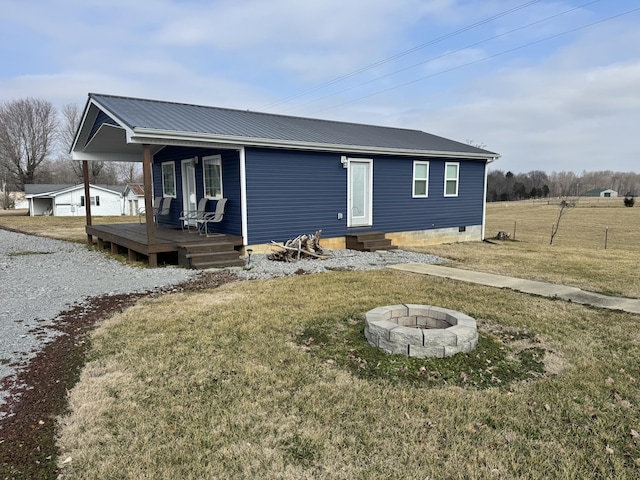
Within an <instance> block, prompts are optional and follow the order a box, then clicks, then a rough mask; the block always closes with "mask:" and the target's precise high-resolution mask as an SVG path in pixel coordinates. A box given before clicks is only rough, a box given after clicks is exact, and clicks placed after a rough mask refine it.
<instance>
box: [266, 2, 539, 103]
mask: <svg viewBox="0 0 640 480" xmlns="http://www.w3.org/2000/svg"><path fill="white" fill-rule="evenodd" d="M541 1H542V0H530V1H529V2H526V3H523V4H521V5H518V6H516V7H513V8H511V9H509V10H505V11H504V12H501V13H498V14H496V15H494V16H492V17H489V18H485V19H484V20H480V21H479V22H476V23H473V24H471V25H468V26H466V27H464V28H461V29H459V30H456V31H454V32H451V33H447V34H446V35H443V36H441V37H438V38H435V39H433V40H429V41H428V42H426V43H422V44H420V45H417V46H415V47H412V48H410V49H409V50H404V51H402V52H400V53H397V54H395V55H393V56H391V57H387V58H385V59H382V60H379V61H377V62H375V63H372V64H370V65H367V66H364V67H362V68H359V69H358V70H354V71H353V72H350V73H346V74H344V75H342V76H339V77H336V78H334V79H333V80H329V81H327V82H324V83H322V84H320V85H318V86H316V87H312V88H309V89H307V90H303V91H302V92H300V93H297V94H295V95H291V96H289V97H286V98H283V99H282V100H278V101H275V102H272V103H270V104H268V105H265V106H263V107H260V109H267V108H270V107H274V106H276V105H280V104H282V103H287V102H288V101H289V100H293V99H294V98H299V97H302V96H304V95H306V94H308V93H312V92H316V91H318V90H321V89H323V88H325V87H328V86H330V85H334V84H336V83H338V82H341V81H342V80H346V79H348V78H351V77H354V76H356V75H359V74H361V73H364V72H366V71H368V70H371V69H372V68H375V67H379V66H380V65H384V64H385V63H389V62H391V61H393V60H396V59H398V58H402V57H404V56H406V55H409V54H411V53H413V52H417V51H418V50H421V49H423V48H425V47H428V46H431V45H434V44H436V43H438V42H441V41H443V40H447V39H449V38H451V37H454V36H456V35H460V34H461V33H464V32H467V31H469V30H472V29H474V28H476V27H479V26H481V25H484V24H486V23H489V22H492V21H493V20H496V19H498V18H501V17H504V16H506V15H509V14H510V13H513V12H516V11H518V10H522V9H523V8H526V7H529V6H531V5H533V4H535V3H538V2H541Z"/></svg>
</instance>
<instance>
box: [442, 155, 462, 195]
mask: <svg viewBox="0 0 640 480" xmlns="http://www.w3.org/2000/svg"><path fill="white" fill-rule="evenodd" d="M459 169H460V164H459V163H449V162H447V163H445V165H444V196H445V197H457V196H458V170H459Z"/></svg>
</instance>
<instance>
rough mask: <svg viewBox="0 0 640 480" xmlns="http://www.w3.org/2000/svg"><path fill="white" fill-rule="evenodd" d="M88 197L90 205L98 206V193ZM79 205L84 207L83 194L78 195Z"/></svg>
mask: <svg viewBox="0 0 640 480" xmlns="http://www.w3.org/2000/svg"><path fill="white" fill-rule="evenodd" d="M89 199H90V201H91V206H92V207H96V206H98V207H99V206H100V197H99V196H98V195H96V196H95V197H89ZM80 206H81V207H84V195H81V196H80Z"/></svg>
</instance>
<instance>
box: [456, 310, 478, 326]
mask: <svg viewBox="0 0 640 480" xmlns="http://www.w3.org/2000/svg"><path fill="white" fill-rule="evenodd" d="M456 320H457V325H462V326H463V327H472V328H476V327H477V325H476V319H475V318H473V317H470V316H469V315H465V314H464V313H456Z"/></svg>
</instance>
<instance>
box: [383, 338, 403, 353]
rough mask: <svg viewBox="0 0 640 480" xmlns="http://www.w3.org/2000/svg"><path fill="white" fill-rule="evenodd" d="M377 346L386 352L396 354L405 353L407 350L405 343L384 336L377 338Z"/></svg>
mask: <svg viewBox="0 0 640 480" xmlns="http://www.w3.org/2000/svg"><path fill="white" fill-rule="evenodd" d="M378 347H379V348H381V349H382V350H384V351H385V352H387V353H395V354H396V355H405V356H406V355H407V352H408V350H409V348H408V346H407V345H405V344H399V343H394V342H390V341H388V340H385V339H384V338H379V339H378Z"/></svg>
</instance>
